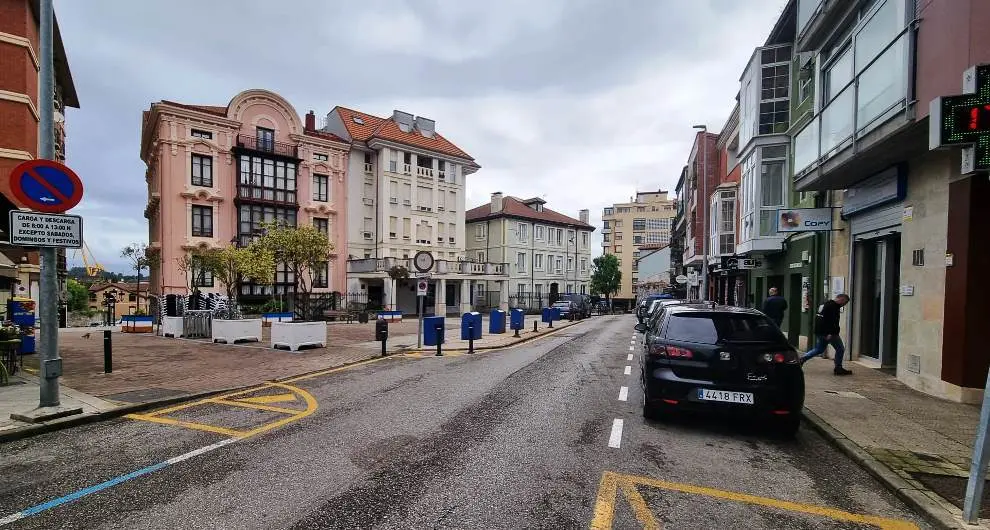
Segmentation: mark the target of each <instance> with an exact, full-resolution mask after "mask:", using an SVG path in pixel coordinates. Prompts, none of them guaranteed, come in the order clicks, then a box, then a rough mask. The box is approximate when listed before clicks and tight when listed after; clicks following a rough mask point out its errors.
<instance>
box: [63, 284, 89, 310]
mask: <svg viewBox="0 0 990 530" xmlns="http://www.w3.org/2000/svg"><path fill="white" fill-rule="evenodd" d="M65 287H66V290H68V291H69V311H86V310H87V309H89V289H87V288H86V286H85V285H83V284H81V283H79V282H77V281H76V280H73V279H72V278H69V280H68V281H67V282H66V284H65Z"/></svg>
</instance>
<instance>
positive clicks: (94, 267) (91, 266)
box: [72, 241, 106, 278]
mask: <svg viewBox="0 0 990 530" xmlns="http://www.w3.org/2000/svg"><path fill="white" fill-rule="evenodd" d="M77 252H78V253H79V254H80V255H81V256H82V262H83V267H85V269H86V276H89V277H90V278H95V277H97V276H99V275H100V274H103V271H104V270H106V269H104V268H103V265H100V263H99V262H98V261H96V258H95V257H93V252H92V251H91V250H89V245H87V244H86V242H85V241H83V247H82V248H81V249H76V250H74V251H73V252H72V259H75V258H76V253H77Z"/></svg>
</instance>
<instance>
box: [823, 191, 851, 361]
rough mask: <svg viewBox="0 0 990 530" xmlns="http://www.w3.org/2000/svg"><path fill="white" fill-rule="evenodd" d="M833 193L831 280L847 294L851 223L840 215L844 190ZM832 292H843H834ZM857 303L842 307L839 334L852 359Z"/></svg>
mask: <svg viewBox="0 0 990 530" xmlns="http://www.w3.org/2000/svg"><path fill="white" fill-rule="evenodd" d="M828 193H831V195H832V206H833V207H835V208H836V213H835V214H833V216H832V223H833V225H834V227H835V229H834V230H833V231H831V232H829V233H830V234H831V237H830V238H829V247H828V255H829V273H828V274H829V281H830V283H831V284H832V285H835V284H836V282H838V283H841V284H842V286H843V287H844V288H843V289H842V291H845V293H846V294H849V295H851V294H852V293H851V288H850V287H851V286H850V278H851V276H852V274H851V273H852V271H851V270H850V266H851V264H852V256H851V254H850V250H851V248H852V241H851V239H850V237H849V223H847V222H846V221H845V220H843V219H842V216H840V215H838V213H837V212H838V211H839V209H841V208H842V191H841V190H840V191H832V192H828ZM829 294H830V295H831V294H841V293H833V292H830V293H829ZM854 303H856V301H855V300H851V301H850V302H849V304H848V305H846V307H844V308H843V309H842V314H841V315H840V316H839V329H840V331H839V336H840V337H841V338H842V341H843V343H845V345H846V350H847V352H849V354H848V358H850V359H852V358H854V357H855V355H856V352H855V351H853V350H852V348H851V347H850V346H851V345H852V340H851V335H850V333H849V323H850V321H851V319H852V308H851V307H850V306H852V305H853V304H854Z"/></svg>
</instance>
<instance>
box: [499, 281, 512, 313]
mask: <svg viewBox="0 0 990 530" xmlns="http://www.w3.org/2000/svg"><path fill="white" fill-rule="evenodd" d="M498 287H499V291H501V293H499V297H498V308H499V309H501V310H502V311H506V312H507V311H509V282H508V280H501V281H499V282H498Z"/></svg>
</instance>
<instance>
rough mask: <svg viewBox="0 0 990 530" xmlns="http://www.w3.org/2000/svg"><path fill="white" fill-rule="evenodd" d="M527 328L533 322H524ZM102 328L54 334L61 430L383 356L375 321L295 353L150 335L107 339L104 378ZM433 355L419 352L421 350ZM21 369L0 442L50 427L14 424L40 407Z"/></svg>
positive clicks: (478, 344) (2, 407) (407, 349)
mask: <svg viewBox="0 0 990 530" xmlns="http://www.w3.org/2000/svg"><path fill="white" fill-rule="evenodd" d="M529 324H530V326H532V322H531V321H530V322H529ZM569 325H573V324H572V323H570V322H556V323H554V327H553V329H552V330H550V329H547V327H546V325H544V324H542V323H541V324H540V325H539V332H537V333H535V334H534V333H533V331H532V327H530V328H529V329H528V330H527V331H525V332H523V333H521V336H520V337H519V338H515V337H514V336H513V334H512V332H507V333H504V334H498V335H491V334H488V333H487V331H488V323H487V319H486V321H485V329H484V331H485V333H484V335H483V338H482V340H478V341H475V344H474V346H475V348H476V349H479V350H484V349H493V348H503V347H507V346H511V345H513V344H516V343H519V342H523V341H526V340H530V339H533V338H536V337H538V336H542V335H544V334H546V333H548V332H551V331H555V330H557V329H562V328H565V327H568V326H569ZM418 326H419V322H418V321H417V320H416V319H405V320H403V321H402V322H395V323H392V324H390V325H389V340H388V343H387V347H388V350H387V351H388V352H389V353H390V354H399V353H413V352H414V351H416V350H417V348H416V337H417V335H416V332H417V329H418ZM445 327H446V339H447V341H446V343H445V344H444V350H445V351H450V352H454V351H457V350H466V349H467V341H461V340H460V319H459V318H448V319H446V321H445ZM102 329H103V328H75V329H72V328H70V329H65V330H62V331H60V333H59V352H60V355H61V357H62V365H63V376H62V377H61V379H60V387H61V402H62V403H61V404H62V407H71V408H75V407H81V408H82V409H83V414H82V416H83V417H85V418H83V419H80V415H78V414H77V415H75V416H70V417H69V418H63V419H59V420H54V422H56V423H59V424H77V423H80V422H85V421H91V420H93V419H95V418H96V417H98V416H99V415H100V414H103V415H104V416H109V415H114V414H119V413H120V411H122V410H125V409H131V408H134V407H136V406H154V405H156V404H161V403H171V402H176V401H181V400H184V399H189V398H192V397H194V396H200V395H202V394H204V393H210V392H218V391H225V390H230V389H235V388H243V387H248V386H252V385H256V384H259V383H263V382H265V381H271V380H273V379H285V378H288V377H292V376H296V375H300V374H304V373H308V372H313V371H318V370H324V369H327V368H333V367H337V366H342V365H345V364H351V363H355V362H359V361H363V360H366V359H371V358H375V357H379V356H381V343H379V342H376V341H375V340H374V338H375V325H374V322H371V323H368V324H359V323H335V322H334V323H328V325H327V347H326V348H311V349H303V350H300V351H298V352H289V351H286V350H275V349H272V348H271V347H270V345H269V344H270V343H269V342H268V340H269V337H270V329H269V328H265V329H264V331H263V337H262V341H261V342H249V343H241V344H232V345H227V344H213V343H212V342H210V341H209V340H189V339H173V338H165V337H158V336H154V335H152V334H130V333H117V332H115V333H113V335H112V340H113V372H112V373H110V374H104V373H103V333H102ZM427 350H429V351H432V350H431V349H430V348H429V347H425V346H424V347H423V348H422V349H421V350H419V351H427ZM24 366H25V371H26V372H27V373H24V372H20V373H19V374H18V375H17V376H14V377H12V378H11V382H12V383H13V384H11V385H8V386H3V387H0V437H3V436H5V435H12V434H11V433H12V432H13V431H15V430H21V429H35V428H38V429H42V430H44V429H48V430H50V429H51V428H52V425H51V424H52V422H48V423H46V424H41V425H40V427H39V426H38V425H34V424H28V423H24V422H20V421H16V420H12V419H11V418H10V415H11V414H12V413H25V412H28V411H30V410H32V409H34V408H36V407H37V406H38V399H39V388H38V379H37V377H36V376H35V375H34V374H36V373H37V367H38V356H37V355H27V356H25V357H24Z"/></svg>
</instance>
